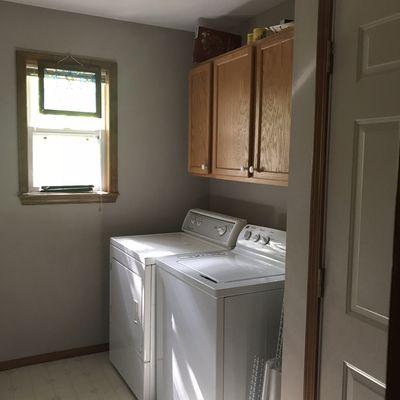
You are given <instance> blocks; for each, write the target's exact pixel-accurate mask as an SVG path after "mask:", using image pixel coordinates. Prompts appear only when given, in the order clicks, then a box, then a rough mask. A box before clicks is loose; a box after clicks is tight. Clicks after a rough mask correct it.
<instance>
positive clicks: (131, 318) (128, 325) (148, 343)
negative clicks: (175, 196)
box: [110, 209, 246, 400]
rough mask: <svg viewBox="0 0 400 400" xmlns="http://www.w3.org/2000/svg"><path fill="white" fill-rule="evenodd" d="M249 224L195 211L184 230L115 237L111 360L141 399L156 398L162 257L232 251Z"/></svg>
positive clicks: (151, 399) (111, 307)
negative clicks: (158, 270)
mask: <svg viewBox="0 0 400 400" xmlns="http://www.w3.org/2000/svg"><path fill="white" fill-rule="evenodd" d="M245 224H246V221H244V220H242V219H238V218H233V217H229V216H226V215H222V214H217V213H212V212H209V211H204V210H199V209H193V210H190V211H189V212H188V213H187V215H186V218H185V220H184V222H183V225H182V232H175V233H163V234H154V235H137V236H125V237H113V238H111V243H110V256H111V260H110V361H111V362H112V364H113V365H114V366H115V368H116V369H117V371H118V372H119V373H120V374H121V376H122V377H123V378H124V379H125V381H126V383H127V384H128V386H129V387H130V388H131V389H132V391H133V392H134V394H135V395H136V397H137V398H138V399H139V400H153V399H155V378H154V371H155V363H154V354H155V350H154V339H155V332H154V325H155V324H154V320H155V301H154V298H155V296H154V288H155V275H154V274H155V272H154V271H155V260H156V258H157V257H162V256H167V255H173V254H184V253H193V252H203V251H207V252H210V251H221V250H223V249H228V248H232V247H233V246H234V245H235V242H236V239H237V237H238V235H239V233H240V231H241V229H242V228H243V226H245ZM161 399H162V398H161Z"/></svg>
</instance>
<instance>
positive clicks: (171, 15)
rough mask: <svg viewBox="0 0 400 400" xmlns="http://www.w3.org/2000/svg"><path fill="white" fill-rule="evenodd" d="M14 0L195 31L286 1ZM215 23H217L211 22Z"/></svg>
mask: <svg viewBox="0 0 400 400" xmlns="http://www.w3.org/2000/svg"><path fill="white" fill-rule="evenodd" d="M9 1H13V2H14V3H21V4H29V5H32V6H38V7H45V8H52V9H56V10H63V11H70V12H76V13H81V14H88V15H96V16H100V17H106V18H113V19H118V20H123V21H131V22H139V23H143V24H149V25H156V26H163V27H167V28H175V29H182V30H187V31H193V30H194V29H195V27H196V26H197V24H198V22H199V20H201V21H202V20H203V21H204V20H206V21H208V20H210V21H211V22H212V21H213V20H217V21H219V20H221V21H224V22H223V23H221V25H222V26H221V29H222V28H223V27H227V21H230V22H231V23H233V22H234V21H235V22H240V21H242V20H245V19H247V18H250V17H252V16H255V15H257V14H260V13H262V12H264V11H266V10H267V9H269V8H271V7H274V6H276V5H278V4H280V3H282V2H283V1H284V0H9ZM211 25H214V26H215V25H216V24H211Z"/></svg>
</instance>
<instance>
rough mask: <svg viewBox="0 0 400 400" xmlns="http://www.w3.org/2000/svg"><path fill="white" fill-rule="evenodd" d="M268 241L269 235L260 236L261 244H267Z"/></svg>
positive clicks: (269, 239)
mask: <svg viewBox="0 0 400 400" xmlns="http://www.w3.org/2000/svg"><path fill="white" fill-rule="evenodd" d="M270 241H271V238H270V237H269V236H267V237H265V236H263V237H262V238H261V241H260V243H261V244H262V245H263V246H265V245H266V244H268V243H269V242H270Z"/></svg>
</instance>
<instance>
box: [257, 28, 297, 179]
mask: <svg viewBox="0 0 400 400" xmlns="http://www.w3.org/2000/svg"><path fill="white" fill-rule="evenodd" d="M292 70H293V30H292V29H287V30H285V31H284V32H282V33H280V34H279V35H276V36H273V37H271V38H269V39H266V40H265V41H263V42H261V43H260V44H258V45H257V83H256V121H255V149H254V154H255V165H254V177H255V178H260V179H267V180H272V181H274V180H278V181H284V182H287V180H288V172H289V144H290V143H289V142H290V125H291V103H292Z"/></svg>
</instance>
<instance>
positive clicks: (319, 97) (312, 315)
mask: <svg viewBox="0 0 400 400" xmlns="http://www.w3.org/2000/svg"><path fill="white" fill-rule="evenodd" d="M332 26H333V0H320V1H319V9H318V39H317V65H316V90H315V100H316V101H315V122H314V154H313V171H312V184H311V204H310V233H309V256H308V257H309V258H308V285H307V315H306V339H305V359H304V393H303V396H304V397H303V398H304V400H317V399H318V397H319V393H318V390H319V357H320V353H319V343H320V333H321V332H320V324H321V298H320V293H319V292H320V274H321V269H323V265H324V239H325V238H324V232H325V203H326V180H327V178H326V176H327V166H328V138H329V104H330V75H331V74H330V72H331V71H330V69H331V61H332V59H331V48H332V47H331V46H332Z"/></svg>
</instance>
